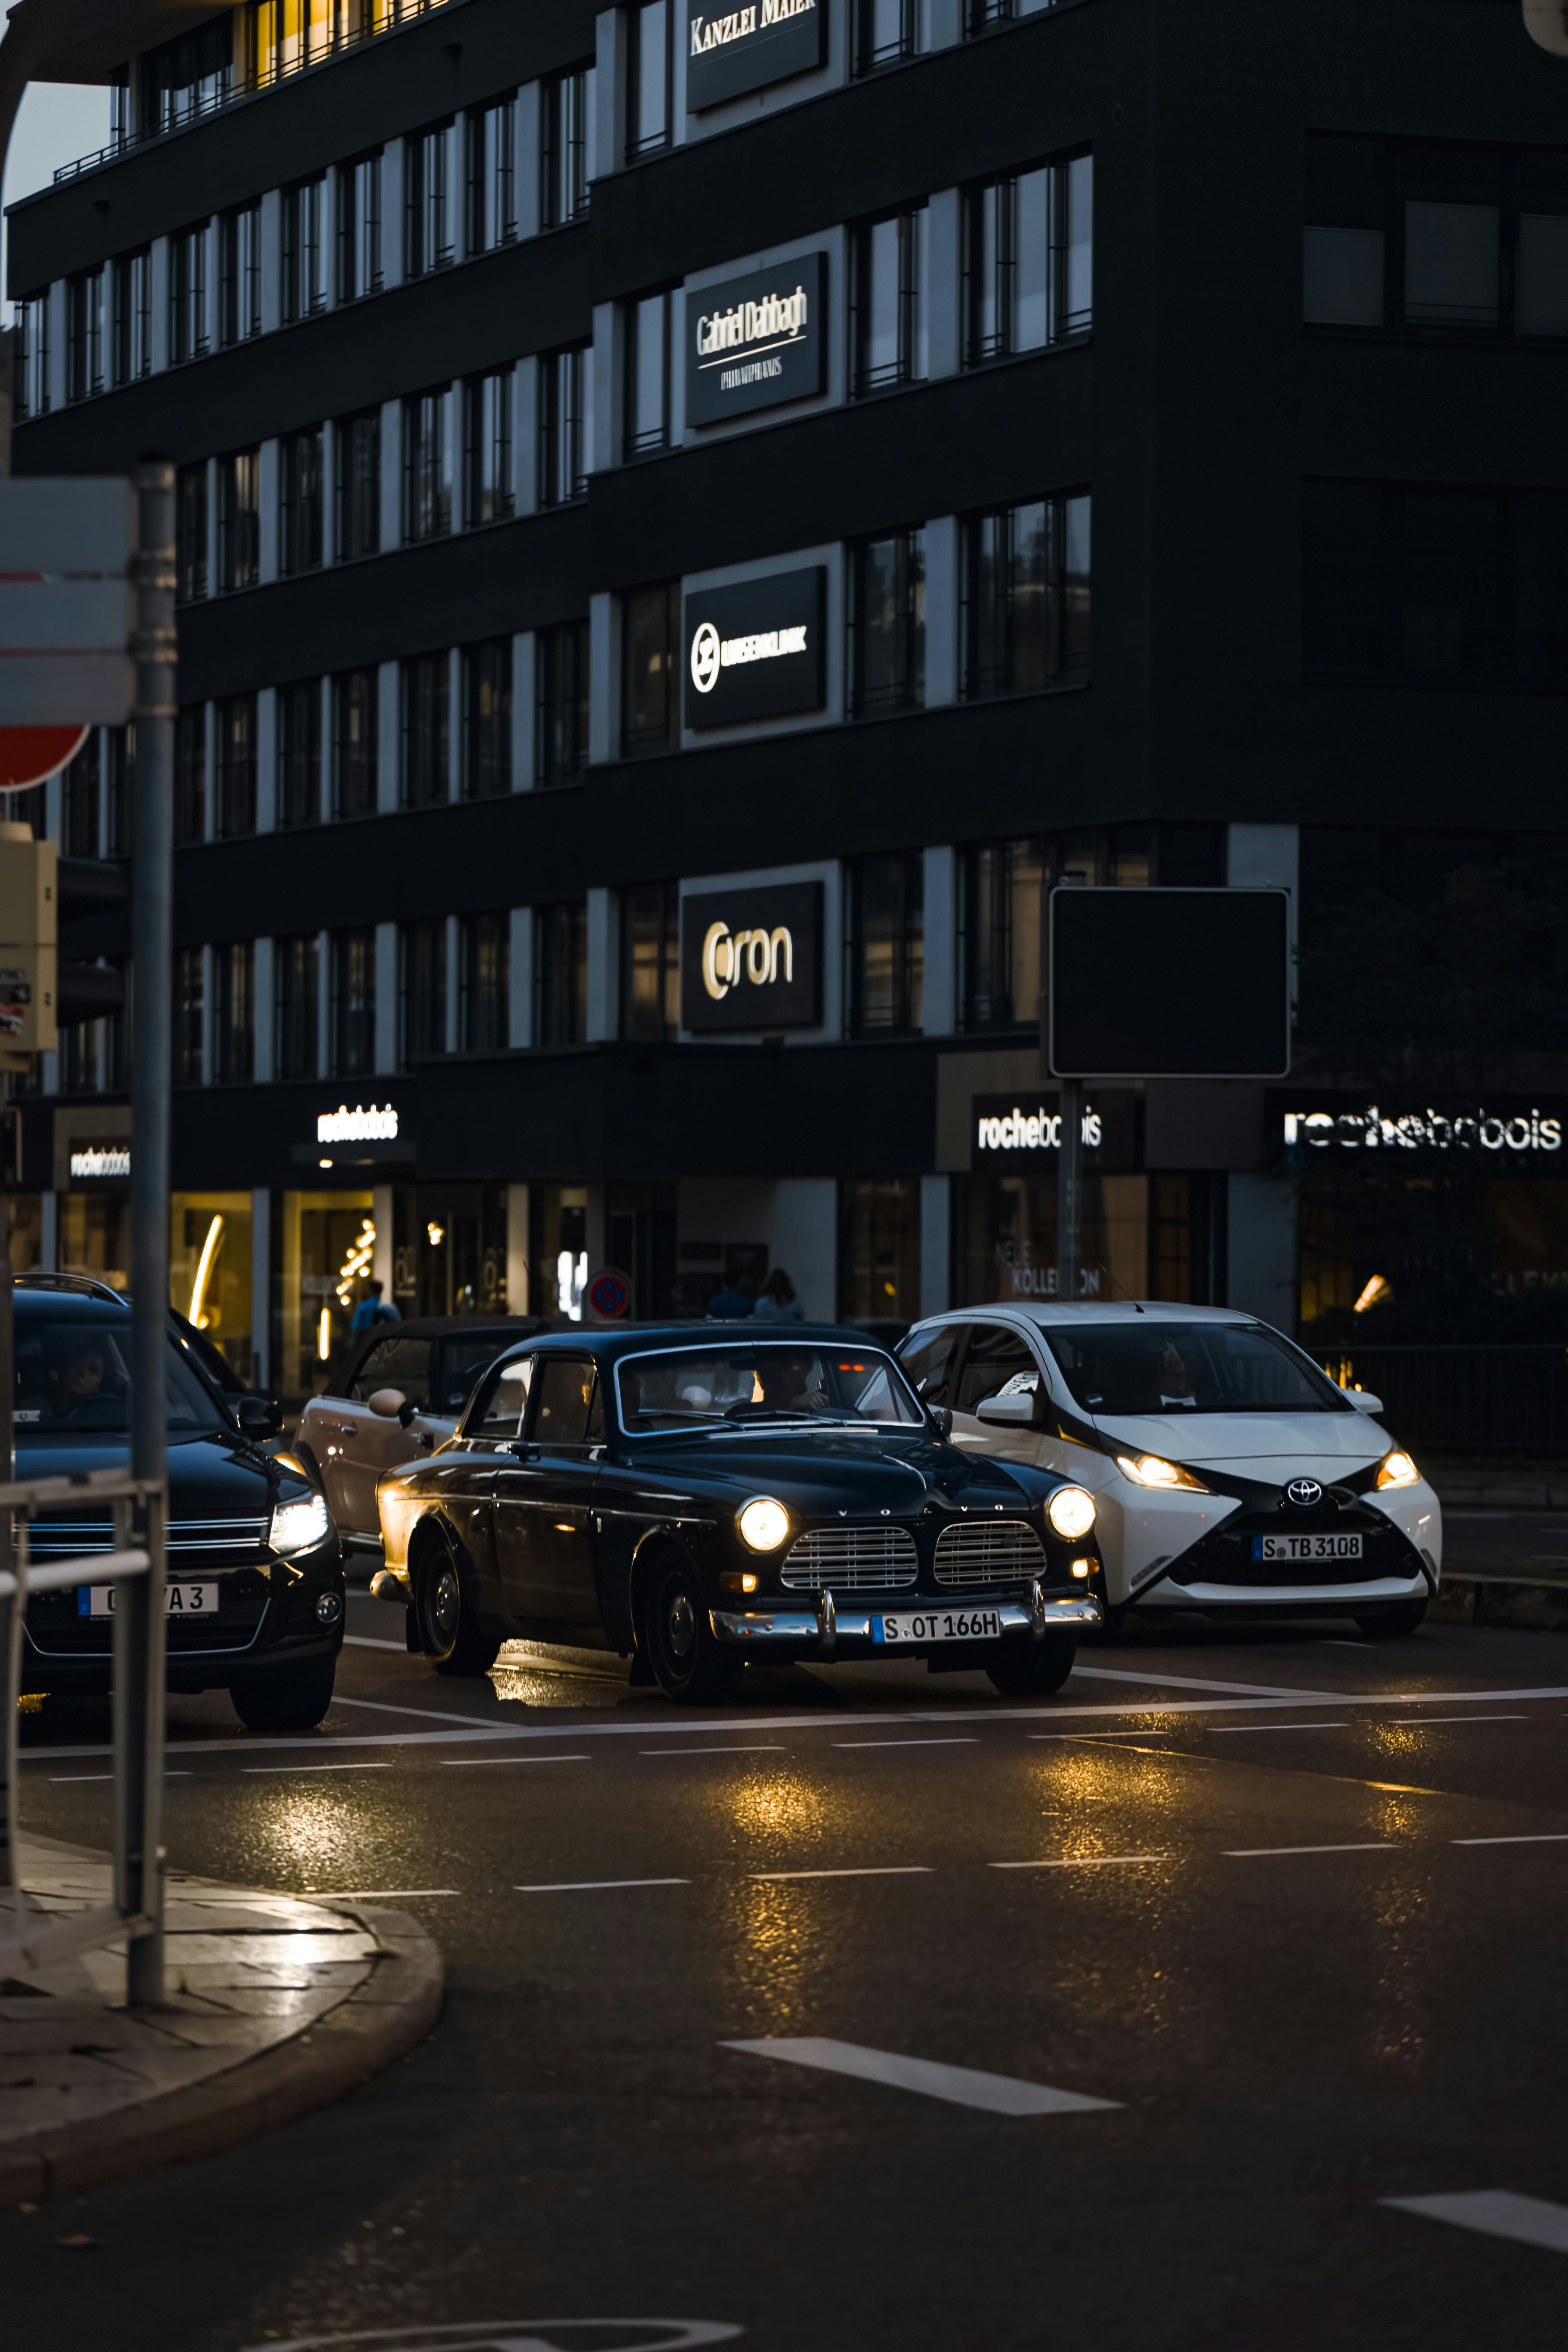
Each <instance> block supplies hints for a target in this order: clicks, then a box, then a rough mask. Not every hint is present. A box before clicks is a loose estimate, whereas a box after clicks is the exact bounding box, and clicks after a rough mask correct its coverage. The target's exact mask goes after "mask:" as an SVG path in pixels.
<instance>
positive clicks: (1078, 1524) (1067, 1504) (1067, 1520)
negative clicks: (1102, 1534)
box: [1046, 1486, 1094, 1543]
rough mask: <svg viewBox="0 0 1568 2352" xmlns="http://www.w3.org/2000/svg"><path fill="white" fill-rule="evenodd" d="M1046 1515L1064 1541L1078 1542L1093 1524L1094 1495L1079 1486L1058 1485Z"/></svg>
mask: <svg viewBox="0 0 1568 2352" xmlns="http://www.w3.org/2000/svg"><path fill="white" fill-rule="evenodd" d="M1046 1517H1047V1519H1049V1521H1050V1523H1051V1525H1052V1527H1053V1528H1055V1529H1056V1531H1057V1533H1058V1536H1060V1538H1061V1539H1062V1541H1063V1542H1064V1543H1078V1542H1079V1540H1080V1539H1081V1538H1083V1537H1084V1536H1086V1535H1088V1533H1089V1529H1090V1528H1091V1527H1093V1525H1094V1496H1092V1495H1089V1494H1086V1493H1085V1491H1084V1489H1083V1488H1082V1487H1081V1486H1058V1488H1057V1491H1056V1493H1055V1494H1054V1495H1053V1496H1051V1499H1050V1501H1049V1502H1048V1503H1047V1505H1046Z"/></svg>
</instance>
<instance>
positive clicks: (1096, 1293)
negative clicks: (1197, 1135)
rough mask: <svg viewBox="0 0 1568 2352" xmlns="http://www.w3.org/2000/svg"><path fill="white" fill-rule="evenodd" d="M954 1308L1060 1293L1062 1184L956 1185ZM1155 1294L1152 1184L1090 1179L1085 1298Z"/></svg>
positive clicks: (1001, 1179)
mask: <svg viewBox="0 0 1568 2352" xmlns="http://www.w3.org/2000/svg"><path fill="white" fill-rule="evenodd" d="M953 1238H954V1261H955V1262H954V1266H953V1303H954V1305H955V1306H961V1307H981V1306H989V1305H1006V1304H1007V1303H1009V1302H1010V1301H1012V1300H1014V1299H1020V1300H1028V1301H1039V1300H1045V1299H1054V1298H1055V1297H1056V1295H1057V1179H1056V1176H1055V1173H1054V1172H1053V1173H1051V1174H1049V1175H1045V1176H972V1177H970V1178H969V1179H968V1180H967V1181H961V1182H959V1183H956V1184H955V1185H954V1187H953ZM1148 1295H1149V1179H1148V1178H1147V1177H1146V1176H1099V1175H1089V1176H1086V1178H1085V1180H1084V1216H1083V1240H1082V1247H1081V1252H1080V1260H1079V1297H1080V1298H1092V1299H1105V1300H1110V1299H1114V1298H1144V1297H1148Z"/></svg>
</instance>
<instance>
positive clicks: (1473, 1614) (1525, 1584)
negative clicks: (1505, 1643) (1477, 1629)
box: [1427, 1572, 1568, 1633]
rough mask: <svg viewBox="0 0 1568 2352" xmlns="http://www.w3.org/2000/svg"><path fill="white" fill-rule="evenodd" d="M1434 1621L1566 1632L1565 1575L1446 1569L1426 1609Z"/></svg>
mask: <svg viewBox="0 0 1568 2352" xmlns="http://www.w3.org/2000/svg"><path fill="white" fill-rule="evenodd" d="M1427 1614H1428V1615H1429V1617H1430V1619H1431V1622H1433V1624H1435V1625H1497V1626H1508V1627H1510V1628H1511V1629H1512V1630H1513V1631H1514V1632H1515V1633H1568V1579H1564V1578H1563V1577H1545V1576H1510V1575H1508V1574H1507V1573H1506V1572H1505V1573H1503V1574H1500V1575H1484V1574H1478V1575H1474V1576H1467V1575H1463V1574H1461V1575H1458V1576H1447V1575H1445V1577H1444V1579H1443V1581H1442V1583H1441V1584H1440V1585H1439V1587H1438V1589H1437V1597H1436V1600H1435V1601H1433V1602H1432V1604H1431V1607H1430V1609H1429V1610H1428V1612H1427Z"/></svg>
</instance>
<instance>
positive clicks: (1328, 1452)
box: [898, 1300, 1443, 1637]
mask: <svg viewBox="0 0 1568 2352" xmlns="http://www.w3.org/2000/svg"><path fill="white" fill-rule="evenodd" d="M898 1352H899V1355H900V1360H901V1361H902V1363H903V1366H904V1369H905V1370H906V1371H907V1372H908V1373H909V1375H910V1379H911V1380H912V1381H913V1382H914V1384H915V1386H916V1388H917V1389H918V1390H919V1391H920V1393H921V1396H923V1397H924V1399H925V1401H926V1402H927V1403H928V1404H929V1405H930V1406H931V1408H932V1410H933V1411H935V1412H943V1411H948V1412H952V1435H953V1439H954V1442H955V1443H956V1444H959V1445H963V1446H970V1447H973V1448H974V1449H975V1450H976V1451H978V1452H982V1453H986V1454H1000V1455H1002V1456H1003V1457H1004V1458H1005V1459H1007V1460H1010V1461H1021V1462H1036V1463H1038V1464H1040V1465H1042V1466H1043V1467H1046V1468H1049V1469H1052V1470H1060V1471H1063V1472H1065V1473H1066V1475H1068V1477H1069V1478H1072V1479H1074V1480H1075V1481H1076V1482H1077V1483H1078V1484H1079V1486H1087V1487H1088V1488H1089V1492H1090V1493H1091V1494H1092V1495H1093V1496H1094V1500H1095V1507H1096V1511H1097V1515H1098V1517H1097V1527H1096V1533H1097V1538H1098V1544H1099V1550H1100V1563H1101V1566H1100V1575H1101V1576H1102V1577H1103V1580H1104V1590H1103V1592H1102V1593H1101V1594H1100V1600H1101V1602H1102V1605H1103V1607H1104V1609H1105V1612H1106V1619H1107V1623H1108V1626H1109V1627H1110V1629H1111V1630H1112V1631H1114V1630H1115V1628H1116V1627H1117V1626H1118V1625H1120V1623H1121V1621H1122V1618H1123V1616H1124V1614H1125V1612H1126V1611H1127V1610H1128V1609H1130V1608H1133V1607H1137V1606H1145V1607H1148V1608H1149V1609H1151V1610H1153V1609H1158V1610H1159V1611H1160V1612H1162V1613H1164V1612H1167V1611H1171V1612H1183V1613H1186V1612H1192V1613H1194V1615H1195V1614H1198V1613H1201V1614H1202V1615H1204V1616H1205V1617H1215V1616H1224V1615H1229V1614H1231V1613H1233V1612H1245V1613H1246V1614H1247V1615H1248V1616H1257V1615H1258V1614H1259V1613H1260V1612H1268V1613H1271V1614H1275V1615H1279V1616H1281V1617H1287V1616H1288V1617H1302V1616H1313V1617H1324V1616H1335V1617H1345V1616H1349V1617H1352V1618H1353V1619H1354V1620H1355V1622H1356V1623H1357V1625H1358V1626H1360V1627H1361V1629H1362V1631H1363V1633H1369V1634H1373V1635H1374V1636H1379V1637H1382V1636H1387V1635H1390V1634H1399V1633H1414V1632H1415V1628H1416V1627H1417V1626H1418V1625H1419V1624H1420V1622H1421V1620H1422V1618H1423V1617H1424V1616H1425V1615H1426V1603H1427V1601H1429V1599H1430V1598H1431V1596H1432V1595H1433V1594H1434V1593H1435V1592H1436V1590H1437V1583H1438V1579H1439V1576H1440V1573H1441V1570H1442V1564H1443V1521H1442V1511H1441V1507H1440V1506H1439V1504H1438V1501H1437V1497H1436V1495H1435V1494H1434V1493H1433V1491H1432V1489H1431V1487H1430V1486H1428V1485H1427V1484H1426V1480H1425V1479H1424V1478H1423V1477H1422V1475H1421V1474H1420V1472H1419V1471H1418V1470H1417V1468H1416V1466H1415V1463H1414V1462H1413V1461H1412V1460H1411V1458H1410V1456H1409V1454H1406V1453H1405V1452H1403V1451H1402V1450H1401V1448H1400V1447H1399V1446H1398V1445H1397V1444H1394V1440H1393V1439H1392V1438H1391V1437H1390V1436H1389V1434H1388V1433H1387V1432H1386V1430H1384V1428H1383V1427H1382V1426H1381V1425H1380V1423H1379V1422H1378V1419H1377V1415H1378V1414H1379V1413H1380V1412H1382V1410H1383V1407H1382V1403H1381V1401H1380V1400H1379V1399H1378V1398H1377V1397H1374V1396H1369V1395H1367V1394H1366V1393H1365V1392H1364V1391H1362V1390H1360V1389H1342V1388H1337V1387H1336V1386H1335V1384H1334V1383H1333V1381H1331V1380H1330V1379H1329V1378H1328V1376H1327V1374H1326V1373H1324V1372H1323V1371H1321V1370H1320V1369H1319V1367H1318V1366H1317V1365H1316V1364H1314V1363H1313V1362H1312V1360H1311V1359H1310V1356H1307V1355H1305V1354H1303V1352H1302V1350H1301V1349H1300V1348H1298V1347H1296V1346H1295V1345H1294V1344H1293V1342H1292V1341H1290V1340H1289V1339H1286V1338H1285V1336H1284V1335H1283V1333H1282V1332H1279V1331H1276V1330H1274V1329H1273V1328H1271V1327H1270V1326H1269V1325H1268V1324H1267V1323H1260V1322H1259V1321H1258V1318H1257V1317H1256V1316H1252V1315H1244V1314H1240V1313H1237V1312H1234V1311H1232V1310H1230V1309H1229V1308H1226V1307H1173V1306H1162V1305H1161V1304H1159V1303H1158V1302H1157V1301H1152V1300H1150V1301H1143V1302H1140V1303H1133V1302H1131V1301H1130V1302H1129V1303H1128V1304H1126V1305H1125V1306H1123V1305H1120V1304H1119V1305H1117V1306H1114V1307H963V1308H960V1309H955V1310H954V1311H953V1312H952V1313H950V1314H946V1315H937V1316H932V1317H930V1318H927V1320H925V1321H924V1322H921V1323H917V1324H916V1325H915V1326H914V1328H913V1329H912V1330H911V1331H910V1333H909V1335H908V1337H907V1338H906V1339H904V1340H903V1341H902V1342H901V1343H900V1348H899V1351H898ZM1098 1581H1099V1579H1098V1578H1097V1582H1098Z"/></svg>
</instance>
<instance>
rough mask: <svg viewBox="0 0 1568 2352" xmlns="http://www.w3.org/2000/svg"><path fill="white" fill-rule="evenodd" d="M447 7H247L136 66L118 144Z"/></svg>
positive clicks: (402, 1) (289, 3)
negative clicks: (133, 90) (133, 97)
mask: <svg viewBox="0 0 1568 2352" xmlns="http://www.w3.org/2000/svg"><path fill="white" fill-rule="evenodd" d="M445 5H447V0H244V5H242V6H240V7H237V8H226V9H225V10H224V11H223V13H222V15H221V16H211V17H209V18H208V19H207V20H206V22H205V24H201V25H195V26H192V27H191V28H190V30H189V31H188V32H184V33H182V34H180V35H179V36H178V37H177V38H176V39H174V40H172V41H164V42H163V43H162V44H161V45H160V46H159V47H157V48H154V49H148V50H145V51H144V52H143V53H142V56H141V58H139V59H138V60H137V66H138V71H137V78H136V98H137V100H138V104H137V110H136V114H135V117H134V119H132V112H131V102H130V101H131V78H130V74H129V71H128V70H127V71H122V73H121V79H120V83H119V86H118V88H117V89H116V92H115V97H116V108H115V124H114V129H115V142H116V144H117V145H124V144H127V143H129V142H131V141H132V140H133V139H153V138H157V137H159V136H161V135H162V134H163V132H165V131H177V130H179V129H180V128H181V127H182V125H183V124H184V123H187V122H194V121H196V119H197V118H198V117H199V116H201V115H204V114H209V113H211V112H212V111H213V110H214V109H215V108H216V107H220V106H225V105H226V104H227V103H228V101H229V100H231V99H234V98H239V97H243V96H244V95H245V94H246V92H247V91H249V90H255V89H266V88H267V86H268V83H269V82H274V81H277V80H279V79H280V78H281V77H282V76H284V75H286V74H295V73H301V72H303V70H304V69H305V68H306V67H307V66H313V65H320V64H321V63H322V62H324V60H325V59H326V58H329V57H331V56H333V55H335V54H337V53H339V52H341V51H342V50H344V49H347V48H351V47H355V46H357V44H358V43H360V42H361V41H368V40H373V39H374V37H376V35H377V34H379V33H389V32H392V31H393V30H395V27H396V26H399V25H407V24H412V23H413V22H414V20H415V19H416V17H419V16H428V15H430V14H431V12H432V11H433V10H435V9H437V8H441V7H444V6H445Z"/></svg>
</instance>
